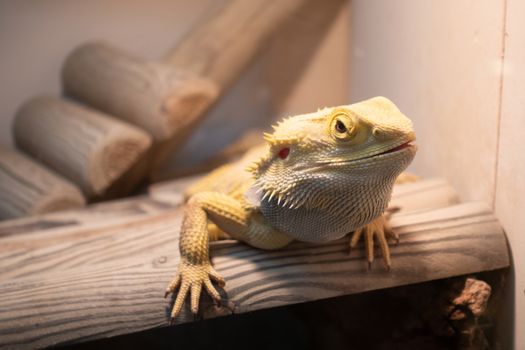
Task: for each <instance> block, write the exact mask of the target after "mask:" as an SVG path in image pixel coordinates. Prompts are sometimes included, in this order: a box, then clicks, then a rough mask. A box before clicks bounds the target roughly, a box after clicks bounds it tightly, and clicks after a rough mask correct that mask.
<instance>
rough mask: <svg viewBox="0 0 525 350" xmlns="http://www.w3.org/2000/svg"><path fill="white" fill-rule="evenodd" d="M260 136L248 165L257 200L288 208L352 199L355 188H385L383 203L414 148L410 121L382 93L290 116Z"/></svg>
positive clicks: (412, 154)
mask: <svg viewBox="0 0 525 350" xmlns="http://www.w3.org/2000/svg"><path fill="white" fill-rule="evenodd" d="M264 137H265V139H266V141H267V150H266V153H265V154H264V155H263V157H262V158H260V159H259V160H258V161H257V162H256V163H255V164H253V165H252V166H251V167H250V168H249V170H250V171H251V172H252V173H253V175H254V177H255V180H256V182H255V187H256V188H258V190H259V193H262V194H261V200H262V201H263V202H264V201H267V202H268V203H270V202H271V203H274V202H275V206H276V207H283V208H290V207H291V208H292V209H294V208H299V207H304V206H306V207H317V208H323V207H325V206H327V205H329V202H330V200H331V198H330V197H333V196H334V193H346V194H347V196H348V198H351V197H353V198H355V196H354V193H353V192H352V191H355V188H358V187H362V188H370V189H371V191H373V188H374V186H382V187H385V188H389V190H388V191H386V192H388V193H387V194H385V195H384V196H386V197H388V198H387V199H386V203H387V202H388V200H389V198H390V192H391V188H392V185H393V183H394V181H395V179H396V177H397V176H398V175H399V174H400V173H401V172H402V171H403V170H404V169H405V168H406V167H407V166H408V165H409V164H410V162H411V161H412V159H413V157H414V155H415V152H416V146H414V145H412V144H411V142H412V141H414V140H415V133H414V130H413V127H412V122H411V121H410V119H408V118H407V117H406V116H405V115H403V114H402V113H401V112H400V111H399V109H398V108H397V107H396V106H395V105H394V104H393V103H392V102H391V101H390V100H388V99H386V98H384V97H375V98H372V99H369V100H365V101H362V102H359V103H356V104H352V105H346V106H339V107H334V108H324V109H322V110H319V111H317V112H315V113H310V114H303V115H298V116H294V117H290V118H287V119H284V120H283V121H281V122H279V123H278V124H277V125H276V126H274V132H273V133H271V134H265V135H264ZM365 192H366V191H365ZM371 195H380V194H376V193H371ZM381 195H382V194H381ZM349 200H350V199H349ZM272 201H274V202H272ZM263 202H262V203H263ZM385 205H386V204H385ZM380 210H384V208H383V207H382V208H381V209H380ZM378 215H380V213H379V214H378Z"/></svg>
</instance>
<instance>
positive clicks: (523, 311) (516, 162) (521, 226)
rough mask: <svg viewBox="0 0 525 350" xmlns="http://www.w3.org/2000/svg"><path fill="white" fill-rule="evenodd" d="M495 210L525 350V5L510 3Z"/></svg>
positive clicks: (516, 1) (518, 0)
mask: <svg viewBox="0 0 525 350" xmlns="http://www.w3.org/2000/svg"><path fill="white" fill-rule="evenodd" d="M505 31H506V33H507V35H506V40H505V59H504V75H503V96H502V107H501V119H500V132H499V150H498V172H497V187H496V201H495V209H496V214H497V216H498V218H499V219H500V220H501V222H502V223H503V226H504V227H505V230H506V232H507V238H508V240H509V243H510V245H511V247H512V253H513V258H514V277H515V280H514V282H515V294H516V305H515V308H516V310H517V313H516V348H517V349H525V2H523V1H521V0H507V21H506V30H505Z"/></svg>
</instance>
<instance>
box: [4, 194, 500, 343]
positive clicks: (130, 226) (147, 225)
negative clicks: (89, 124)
mask: <svg viewBox="0 0 525 350" xmlns="http://www.w3.org/2000/svg"><path fill="white" fill-rule="evenodd" d="M406 196H410V195H409V194H406ZM427 204H428V203H427ZM101 205H102V204H101ZM441 205H442V204H438V207H439V206H441ZM99 210H100V208H99ZM181 215H182V210H181V209H180V208H176V209H170V210H166V211H162V212H157V213H154V214H152V215H148V216H144V215H142V216H141V217H140V219H137V220H133V221H129V222H127V223H126V222H125V221H122V222H119V223H115V224H112V225H109V226H108V225H106V226H100V225H98V224H97V223H93V220H84V221H82V222H83V223H84V224H83V225H81V226H74V225H72V226H69V227H52V228H48V229H43V230H41V231H40V232H30V231H27V233H25V234H24V233H23V232H20V233H19V234H8V235H5V236H4V237H3V238H0V271H1V273H0V295H2V298H1V299H0V347H2V348H10V347H15V346H16V347H17V348H34V347H44V346H49V345H57V344H63V343H65V342H68V343H72V342H80V341H86V340H90V339H97V338H102V337H109V336H114V335H118V334H127V333H131V332H137V331H140V330H145V329H150V328H154V327H159V326H164V325H166V324H167V318H168V315H169V303H168V301H167V300H165V299H163V297H162V293H163V290H164V288H165V284H166V283H167V282H168V281H169V280H170V278H171V277H172V275H173V274H174V272H175V269H176V265H177V263H178V259H179V255H178V249H177V238H178V237H177V236H178V231H179V227H180V223H181ZM88 222H92V224H91V225H89V224H88ZM392 225H393V226H394V228H395V229H396V230H397V231H398V232H399V233H400V235H401V243H400V244H399V245H397V246H393V247H392V256H393V268H392V270H391V271H390V272H387V271H385V270H384V268H383V267H382V265H381V263H380V262H376V263H375V265H374V266H373V269H372V270H371V271H368V272H367V271H366V262H365V259H364V256H365V254H364V250H363V249H358V250H356V251H353V252H352V254H351V255H348V239H341V240H338V241H333V242H329V243H327V244H308V243H300V242H295V243H293V244H292V245H290V246H289V247H286V248H285V249H282V250H278V251H264V250H258V249H254V248H251V247H248V246H246V245H243V244H240V243H237V242H235V241H219V242H213V243H212V247H211V256H212V260H213V263H214V265H215V267H216V268H217V270H218V271H219V272H220V273H222V274H223V275H224V277H225V278H226V280H227V285H226V289H225V291H224V292H223V301H224V302H223V304H224V305H225V306H226V307H223V308H217V307H215V306H213V305H212V304H211V301H210V300H209V298H208V297H203V298H202V299H201V305H202V307H201V312H202V316H203V317H204V318H208V317H215V316H218V315H225V314H230V313H232V312H233V313H242V312H248V311H253V310H258V309H264V308H269V307H274V306H279V305H288V304H293V303H299V302H306V301H311V300H318V299H323V298H329V297H334V296H338V295H344V294H352V293H359V292H364V291H368V290H373V289H380V288H388V287H393V286H399V285H406V284H412V283H418V282H422V281H429V280H433V279H439V278H445V277H450V276H457V275H463V274H467V273H475V272H479V271H485V270H493V269H498V268H504V267H507V266H508V265H509V257H508V252H507V246H506V242H505V237H504V234H503V231H502V229H501V227H500V225H499V223H498V222H497V220H496V218H495V217H494V215H493V214H492V213H491V212H490V210H489V209H487V207H486V206H485V205H483V204H480V203H466V204H460V205H453V206H448V207H442V208H439V209H428V210H413V211H412V212H410V213H409V212H403V211H401V212H400V213H399V214H396V215H394V216H393V218H392ZM3 227H6V225H5V224H4V225H3ZM11 227H15V226H13V225H11ZM487 246H490V249H486V247H487ZM192 319H193V317H192V316H191V314H190V312H189V309H188V308H187V307H186V308H185V309H184V311H183V314H182V315H181V317H180V318H179V319H178V322H180V323H182V322H188V321H190V320H192ZM35 325H38V327H35Z"/></svg>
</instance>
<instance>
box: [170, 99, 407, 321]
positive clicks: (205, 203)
mask: <svg viewBox="0 0 525 350" xmlns="http://www.w3.org/2000/svg"><path fill="white" fill-rule="evenodd" d="M274 129H275V131H274V132H273V134H265V135H264V138H265V139H266V141H267V144H266V145H265V146H264V147H257V148H255V149H253V150H251V151H249V152H248V153H247V154H246V155H245V156H244V157H243V158H242V159H241V160H239V161H238V162H236V163H233V164H228V165H225V166H223V167H221V168H219V169H217V170H215V171H214V172H212V173H210V174H209V175H208V176H207V177H206V178H204V179H203V180H201V181H200V182H199V183H197V184H196V185H194V186H192V187H191V188H190V189H188V191H187V193H186V195H187V198H188V200H187V204H186V208H185V214H184V220H183V223H182V229H181V235H180V242H179V245H180V253H181V261H180V265H179V269H178V272H177V274H176V276H175V278H174V279H173V281H172V282H171V283H170V284H169V286H168V288H167V290H166V295H168V294H170V293H174V292H175V291H176V290H177V288H178V293H177V296H176V299H175V303H174V306H173V309H172V313H171V317H172V319H171V320H172V321H173V320H174V319H175V317H176V316H177V315H178V314H179V312H180V310H181V309H182V306H183V304H184V300H185V298H186V296H187V294H188V293H190V296H191V298H190V299H191V310H192V312H193V313H197V311H198V307H199V305H198V301H199V297H200V293H201V290H202V288H203V287H204V288H205V289H206V291H207V292H208V294H209V295H210V296H211V297H212V298H213V299H214V300H215V301H216V302H217V303H219V302H220V295H219V293H218V292H217V290H216V289H215V287H214V285H213V284H212V281H215V282H217V283H218V284H219V286H221V287H222V286H224V283H225V282H224V279H223V278H222V277H221V276H220V274H219V273H218V272H217V271H215V269H214V268H213V267H212V265H211V262H210V258H209V254H208V251H209V247H208V245H209V239H210V235H212V236H217V235H220V234H221V233H222V232H225V233H227V234H228V235H229V236H230V237H233V238H234V239H238V240H240V241H243V242H245V243H247V244H249V245H251V246H254V247H257V248H262V249H278V248H281V247H284V246H286V245H287V244H289V243H290V242H291V241H293V240H300V241H307V242H324V241H329V240H335V239H338V238H341V237H343V236H344V235H346V234H348V233H350V232H354V233H353V236H352V238H351V240H350V246H351V247H354V246H355V245H356V244H357V242H358V241H359V239H360V237H362V236H364V237H365V246H366V251H367V257H368V263H369V264H371V263H372V261H373V258H374V251H373V247H374V237H376V238H377V239H378V241H379V246H380V248H381V252H382V255H383V260H384V262H385V265H386V266H387V268H390V264H391V263H390V252H389V248H388V243H387V238H388V236H390V237H393V238H396V239H397V237H396V236H395V235H394V234H393V233H392V231H391V230H390V229H389V227H388V224H387V217H386V215H383V213H384V212H385V210H386V208H387V205H388V202H389V200H390V196H391V193H392V186H393V184H394V182H395V181H396V178H397V177H398V176H399V175H400V174H401V172H402V171H403V170H404V169H405V168H406V167H407V166H408V165H409V164H410V162H411V161H412V159H413V158H414V155H415V153H416V147H415V146H413V145H410V142H411V141H413V140H414V139H415V134H414V131H413V128H412V123H411V122H410V120H409V119H408V118H407V117H405V116H404V115H403V114H402V113H401V112H400V111H399V110H398V109H397V107H396V106H395V105H394V104H393V103H392V102H390V101H389V100H388V99H386V98H384V97H376V98H373V99H369V100H366V101H363V102H360V103H356V104H353V105H348V106H340V107H335V108H325V109H322V110H319V111H317V112H316V113H310V114H304V115H298V116H295V117H290V118H288V119H285V120H284V121H282V122H280V123H279V124H278V125H277V126H274Z"/></svg>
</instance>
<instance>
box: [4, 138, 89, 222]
mask: <svg viewBox="0 0 525 350" xmlns="http://www.w3.org/2000/svg"><path fill="white" fill-rule="evenodd" d="M85 202H86V201H85V199H84V196H83V195H82V192H80V189H79V188H77V187H76V186H75V185H74V184H72V183H70V182H69V181H67V180H66V179H65V178H63V177H62V176H60V175H59V174H56V173H55V172H53V171H52V170H50V169H48V168H46V167H45V166H43V165H40V164H38V163H37V162H36V161H35V160H33V159H31V158H30V157H27V156H26V155H24V154H22V153H20V152H17V151H13V150H9V149H7V148H5V147H1V146H0V220H2V219H13V218H16V217H21V216H25V215H37V214H43V213H50V212H53V211H59V210H66V209H72V208H78V207H83V206H84V205H85Z"/></svg>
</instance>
